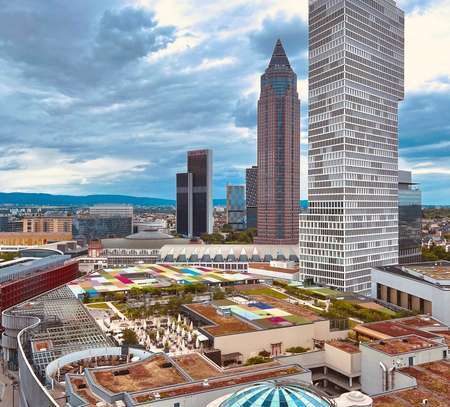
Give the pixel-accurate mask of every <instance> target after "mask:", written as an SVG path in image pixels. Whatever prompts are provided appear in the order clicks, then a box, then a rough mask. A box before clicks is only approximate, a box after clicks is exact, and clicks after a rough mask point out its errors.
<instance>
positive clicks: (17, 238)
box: [0, 232, 72, 247]
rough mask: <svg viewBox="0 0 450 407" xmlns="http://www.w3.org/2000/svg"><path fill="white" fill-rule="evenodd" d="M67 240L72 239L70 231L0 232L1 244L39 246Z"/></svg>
mask: <svg viewBox="0 0 450 407" xmlns="http://www.w3.org/2000/svg"><path fill="white" fill-rule="evenodd" d="M67 240H72V233H71V232H70V233H60V232H0V245H2V246H27V247H28V246H39V245H44V244H47V243H52V242H59V241H67Z"/></svg>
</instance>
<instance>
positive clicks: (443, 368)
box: [373, 360, 450, 407]
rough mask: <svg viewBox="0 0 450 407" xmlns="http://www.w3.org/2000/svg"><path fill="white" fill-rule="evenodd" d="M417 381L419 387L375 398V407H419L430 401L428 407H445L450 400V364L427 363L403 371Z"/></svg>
mask: <svg viewBox="0 0 450 407" xmlns="http://www.w3.org/2000/svg"><path fill="white" fill-rule="evenodd" d="M401 371H402V372H403V373H406V374H408V375H410V376H413V377H415V378H416V380H417V387H416V388H414V389H410V390H403V391H398V392H394V393H389V394H387V395H384V396H378V397H374V399H373V407H418V406H421V405H422V404H421V403H422V400H424V399H427V400H428V407H444V406H448V405H449V400H450V362H449V361H444V360H442V361H439V362H432V363H426V364H423V365H418V366H414V367H407V368H404V369H402V370H401Z"/></svg>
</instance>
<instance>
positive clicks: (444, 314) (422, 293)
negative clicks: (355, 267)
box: [372, 269, 450, 325]
mask: <svg viewBox="0 0 450 407" xmlns="http://www.w3.org/2000/svg"><path fill="white" fill-rule="evenodd" d="M377 283H380V284H383V285H385V286H388V287H392V288H395V289H396V290H400V291H402V292H404V293H408V294H411V295H413V296H416V297H420V298H423V299H424V300H427V301H430V302H431V303H432V311H431V312H432V316H433V317H434V318H436V319H438V320H439V321H442V322H444V323H445V324H447V325H450V312H449V310H450V290H444V289H440V288H438V287H437V286H434V285H432V284H430V283H426V282H422V281H419V280H416V279H413V278H408V277H402V276H399V275H395V274H393V273H387V272H384V271H381V270H378V269H372V297H373V298H377ZM403 301H404V298H402V304H403ZM406 305H407V299H406ZM416 305H417V306H418V304H416ZM413 306H414V302H413ZM425 311H426V310H425Z"/></svg>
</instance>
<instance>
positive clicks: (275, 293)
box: [239, 286, 288, 300]
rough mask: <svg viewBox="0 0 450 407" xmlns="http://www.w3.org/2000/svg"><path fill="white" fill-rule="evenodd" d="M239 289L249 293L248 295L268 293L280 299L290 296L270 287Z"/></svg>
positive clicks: (243, 292)
mask: <svg viewBox="0 0 450 407" xmlns="http://www.w3.org/2000/svg"><path fill="white" fill-rule="evenodd" d="M239 291H240V292H241V293H242V294H247V295H267V296H269V297H273V298H278V299H280V300H284V299H286V298H288V296H287V295H286V294H283V293H280V292H279V291H276V290H274V289H272V288H269V287H264V286H261V287H257V288H249V289H245V287H244V288H241V289H239Z"/></svg>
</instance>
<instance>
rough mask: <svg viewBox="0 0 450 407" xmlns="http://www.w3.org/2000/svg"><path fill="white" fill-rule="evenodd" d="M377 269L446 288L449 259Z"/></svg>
mask: <svg viewBox="0 0 450 407" xmlns="http://www.w3.org/2000/svg"><path fill="white" fill-rule="evenodd" d="M379 270H382V271H385V272H388V273H392V274H397V275H399V276H403V277H408V278H413V279H416V280H421V281H425V282H428V283H431V284H435V285H439V286H442V287H443V288H448V286H449V285H450V261H446V260H440V261H436V262H424V263H417V264H407V265H404V266H402V265H396V266H385V267H380V268H379Z"/></svg>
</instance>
